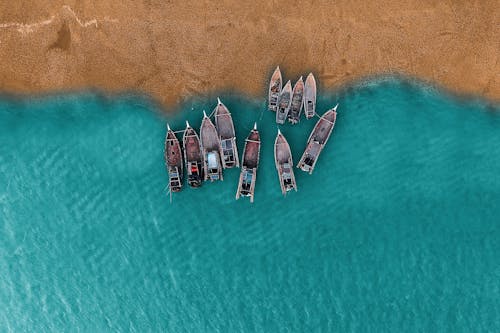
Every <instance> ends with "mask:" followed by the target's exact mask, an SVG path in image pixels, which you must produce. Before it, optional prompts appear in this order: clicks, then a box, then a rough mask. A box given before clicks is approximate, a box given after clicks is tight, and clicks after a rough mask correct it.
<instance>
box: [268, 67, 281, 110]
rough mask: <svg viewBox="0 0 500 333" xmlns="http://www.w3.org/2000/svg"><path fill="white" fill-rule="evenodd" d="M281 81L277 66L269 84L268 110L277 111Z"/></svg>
mask: <svg viewBox="0 0 500 333" xmlns="http://www.w3.org/2000/svg"><path fill="white" fill-rule="evenodd" d="M282 85H283V79H282V77H281V71H280V68H279V66H278V67H276V69H275V70H274V73H273V75H272V76H271V81H270V82H269V96H268V109H269V110H270V111H274V112H276V110H277V109H278V98H279V95H280V92H281V89H282Z"/></svg>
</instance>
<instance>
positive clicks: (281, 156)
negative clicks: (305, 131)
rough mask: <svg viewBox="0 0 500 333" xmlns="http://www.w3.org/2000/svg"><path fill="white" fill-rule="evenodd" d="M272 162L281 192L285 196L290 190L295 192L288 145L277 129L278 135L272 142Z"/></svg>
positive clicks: (295, 186) (295, 184)
mask: <svg viewBox="0 0 500 333" xmlns="http://www.w3.org/2000/svg"><path fill="white" fill-rule="evenodd" d="M274 162H275V164H276V170H278V178H279V181H280V186H281V192H282V193H283V195H286V193H287V192H288V191H291V190H292V189H293V190H295V191H297V183H296V182H295V175H294V174H293V160H292V151H291V150H290V145H289V144H288V142H287V141H286V139H285V136H284V135H283V134H282V133H281V131H280V130H279V129H278V135H276V140H275V141H274Z"/></svg>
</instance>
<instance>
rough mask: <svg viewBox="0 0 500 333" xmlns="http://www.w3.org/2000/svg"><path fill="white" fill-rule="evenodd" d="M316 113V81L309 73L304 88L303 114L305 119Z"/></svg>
mask: <svg viewBox="0 0 500 333" xmlns="http://www.w3.org/2000/svg"><path fill="white" fill-rule="evenodd" d="M315 113H316V80H315V79H314V75H313V73H309V75H308V76H307V78H306V84H305V86H304V114H305V115H306V118H307V119H311V118H312V117H314V114H315Z"/></svg>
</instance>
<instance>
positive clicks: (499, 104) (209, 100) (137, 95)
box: [0, 73, 500, 117]
mask: <svg viewBox="0 0 500 333" xmlns="http://www.w3.org/2000/svg"><path fill="white" fill-rule="evenodd" d="M384 83H389V84H390V83H396V84H403V85H404V84H407V85H410V86H412V88H413V89H420V90H422V91H425V90H427V91H432V92H433V93H437V94H439V95H441V96H443V97H445V98H448V99H452V100H455V101H456V102H458V103H469V102H478V103H480V104H483V105H485V106H487V107H488V108H489V109H490V108H491V109H492V110H493V111H498V112H500V100H498V101H497V100H493V99H490V98H487V97H484V96H481V95H474V94H466V93H457V92H454V91H453V90H450V89H448V88H446V87H443V86H440V85H438V84H437V83H432V82H428V81H424V80H421V79H419V78H416V77H409V76H405V75H403V74H397V73H392V74H390V73H385V74H381V75H371V76H367V77H365V78H363V79H359V80H350V81H348V82H345V83H344V84H342V85H340V86H339V87H337V88H336V89H328V88H326V89H325V88H324V87H322V86H321V84H319V88H318V98H319V99H329V98H334V97H341V96H342V95H344V94H349V93H351V92H350V91H351V90H357V89H363V88H366V87H373V88H377V85H380V84H384ZM85 96H88V97H89V98H97V99H103V100H111V101H113V100H114V101H120V100H121V101H128V100H129V101H131V102H134V103H137V102H139V104H138V105H140V106H141V107H144V108H145V109H149V110H150V111H153V112H155V113H158V114H159V115H163V116H165V115H166V116H174V117H176V116H178V115H179V114H181V112H183V111H186V110H188V109H189V108H190V107H191V106H190V105H196V106H197V107H198V106H200V105H203V106H204V107H202V108H205V109H206V110H209V109H210V108H211V107H212V106H215V105H216V102H215V101H216V98H217V97H221V98H222V99H225V98H228V97H229V98H241V99H243V100H247V101H252V102H255V103H256V104H259V103H260V104H262V105H263V107H264V104H265V105H267V93H266V94H264V93H262V94H259V95H251V94H248V93H247V92H244V91H241V90H237V89H226V90H222V89H219V90H215V91H210V92H207V93H206V94H197V95H192V96H185V97H184V98H182V99H181V100H179V101H178V102H177V103H175V104H173V105H165V104H162V103H161V102H160V101H158V100H156V99H155V98H154V96H152V95H150V94H148V93H146V92H141V91H134V90H123V91H117V92H107V91H105V90H102V89H97V88H87V89H82V90H64V91H52V92H48V93H32V94H29V93H8V92H2V91H0V101H1V100H3V101H7V102H9V101H12V102H14V103H16V102H33V101H35V102H36V101H43V102H45V101H46V100H50V99H63V100H64V99H67V100H71V99H72V98H79V97H85ZM200 110H201V109H200ZM200 110H198V111H200ZM200 112H201V111H200Z"/></svg>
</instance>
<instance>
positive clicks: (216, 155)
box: [200, 111, 224, 182]
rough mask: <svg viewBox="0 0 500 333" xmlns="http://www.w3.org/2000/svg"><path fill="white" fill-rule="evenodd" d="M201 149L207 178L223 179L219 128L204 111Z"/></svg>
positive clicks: (201, 128)
mask: <svg viewBox="0 0 500 333" xmlns="http://www.w3.org/2000/svg"><path fill="white" fill-rule="evenodd" d="M200 139H201V149H202V152H203V160H204V163H203V168H204V170H203V171H204V174H205V180H210V181H212V182H213V181H214V180H223V179H224V178H223V176H222V163H221V160H220V151H221V149H220V142H219V135H218V134H217V129H216V128H215V126H214V124H213V123H212V121H211V120H210V118H208V116H207V114H206V113H205V111H203V120H202V121H201V127H200Z"/></svg>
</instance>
